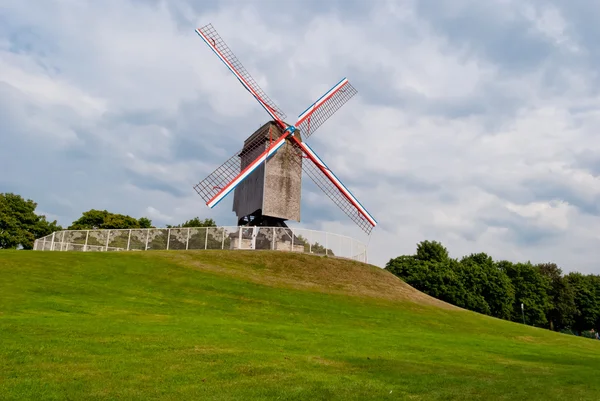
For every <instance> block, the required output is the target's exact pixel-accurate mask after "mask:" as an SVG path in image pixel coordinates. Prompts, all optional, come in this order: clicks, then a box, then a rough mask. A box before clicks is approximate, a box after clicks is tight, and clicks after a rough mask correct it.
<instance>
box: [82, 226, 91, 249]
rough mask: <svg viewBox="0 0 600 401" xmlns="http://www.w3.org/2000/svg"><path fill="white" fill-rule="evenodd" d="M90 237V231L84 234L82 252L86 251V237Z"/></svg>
mask: <svg viewBox="0 0 600 401" xmlns="http://www.w3.org/2000/svg"><path fill="white" fill-rule="evenodd" d="M89 236H90V230H87V231H86V233H85V244H83V252H85V251H87V243H88V237H89Z"/></svg>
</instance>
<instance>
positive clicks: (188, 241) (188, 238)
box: [185, 227, 190, 251]
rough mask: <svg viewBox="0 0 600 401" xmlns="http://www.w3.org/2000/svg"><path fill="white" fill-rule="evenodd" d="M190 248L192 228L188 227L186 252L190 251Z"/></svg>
mask: <svg viewBox="0 0 600 401" xmlns="http://www.w3.org/2000/svg"><path fill="white" fill-rule="evenodd" d="M189 246H190V228H189V227H188V233H187V239H186V240H185V250H186V251H187V250H188V247H189Z"/></svg>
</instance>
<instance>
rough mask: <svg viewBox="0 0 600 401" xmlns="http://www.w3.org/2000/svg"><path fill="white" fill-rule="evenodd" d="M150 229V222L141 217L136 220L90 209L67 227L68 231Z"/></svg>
mask: <svg viewBox="0 0 600 401" xmlns="http://www.w3.org/2000/svg"><path fill="white" fill-rule="evenodd" d="M150 227H152V221H151V220H150V219H148V218H146V217H142V218H140V219H139V220H138V219H136V218H134V217H131V216H127V215H124V214H118V213H110V212H108V211H107V210H96V209H91V210H88V211H87V212H83V214H82V215H81V217H80V218H79V219H77V220H75V221H74V222H73V223H72V224H71V225H70V226H69V230H101V229H115V230H116V229H127V228H150Z"/></svg>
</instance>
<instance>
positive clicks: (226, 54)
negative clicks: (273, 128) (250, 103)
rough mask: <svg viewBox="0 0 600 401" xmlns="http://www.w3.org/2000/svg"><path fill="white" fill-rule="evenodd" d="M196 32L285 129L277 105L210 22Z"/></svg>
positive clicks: (281, 112) (283, 114)
mask: <svg viewBox="0 0 600 401" xmlns="http://www.w3.org/2000/svg"><path fill="white" fill-rule="evenodd" d="M196 33H197V34H198V35H199V36H200V37H201V38H202V40H204V42H205V43H206V44H207V45H208V46H209V47H210V48H211V49H212V50H213V51H214V52H215V54H216V55H217V57H219V58H220V59H221V61H222V62H223V63H224V64H225V65H226V66H227V68H229V70H230V71H231V72H232V73H233V75H235V76H236V78H237V79H238V80H239V81H240V82H241V84H242V85H243V86H244V88H246V89H247V90H248V92H250V93H251V94H252V96H254V98H255V99H256V100H258V102H259V103H260V104H261V106H262V107H263V108H264V109H265V110H266V111H267V113H269V115H270V116H271V117H272V118H273V119H274V120H275V121H277V122H278V123H279V124H280V126H282V128H284V129H285V127H286V126H285V125H284V123H283V120H284V119H285V117H286V115H285V113H283V111H281V109H280V108H279V107H277V105H276V104H275V103H274V102H273V101H272V100H271V99H270V98H269V97H268V96H267V94H266V93H265V92H264V91H263V90H262V89H261V87H260V86H258V83H256V81H255V80H254V78H252V76H251V75H250V74H249V73H248V71H246V68H245V67H244V66H243V65H242V63H241V62H240V61H239V60H238V58H237V57H236V56H235V54H233V52H232V51H231V50H230V49H229V47H228V46H227V44H226V43H225V42H224V41H223V39H221V36H219V34H218V33H217V31H216V30H215V28H213V26H212V24H208V25H205V26H203V27H202V28H198V29H196Z"/></svg>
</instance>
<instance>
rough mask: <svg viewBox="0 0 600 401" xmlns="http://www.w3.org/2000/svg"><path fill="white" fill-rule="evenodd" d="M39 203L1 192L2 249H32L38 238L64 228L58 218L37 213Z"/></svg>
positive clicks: (0, 243)
mask: <svg viewBox="0 0 600 401" xmlns="http://www.w3.org/2000/svg"><path fill="white" fill-rule="evenodd" d="M36 208H37V203H35V202H34V201H32V200H31V199H28V200H25V199H24V198H23V197H21V196H20V195H15V194H13V193H0V249H11V248H12V249H15V248H19V247H22V248H23V249H32V248H33V242H34V241H35V239H36V238H40V237H43V236H45V235H48V234H51V233H52V232H54V231H60V230H62V227H60V226H59V225H58V223H57V222H56V220H54V221H53V222H49V221H47V220H46V216H43V215H37V214H35V209H36Z"/></svg>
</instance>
